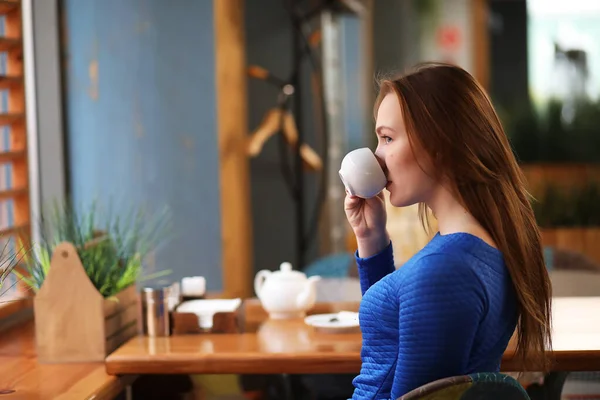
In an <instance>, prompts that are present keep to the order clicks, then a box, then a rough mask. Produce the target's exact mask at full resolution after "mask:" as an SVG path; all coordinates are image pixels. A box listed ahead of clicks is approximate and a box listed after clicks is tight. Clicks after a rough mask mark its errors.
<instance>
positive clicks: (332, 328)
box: [304, 311, 360, 333]
mask: <svg viewBox="0 0 600 400" xmlns="http://www.w3.org/2000/svg"><path fill="white" fill-rule="evenodd" d="M304 322H305V323H306V324H307V325H310V326H312V327H314V328H315V329H316V330H318V331H322V332H328V333H349V332H355V331H358V330H359V329H360V325H359V323H358V313H355V312H350V311H341V312H339V313H332V314H315V315H309V316H308V317H306V318H304Z"/></svg>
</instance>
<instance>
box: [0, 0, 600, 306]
mask: <svg viewBox="0 0 600 400" xmlns="http://www.w3.org/2000/svg"><path fill="white" fill-rule="evenodd" d="M218 1H224V2H228V4H227V6H225V9H226V10H227V11H226V13H227V16H228V17H230V19H231V20H235V21H238V22H239V23H237V22H236V23H230V24H224V23H219V20H218V19H217V18H216V17H215V15H216V14H215V5H214V4H215V3H214V2H213V1H208V0H206V1H204V0H202V1H192V0H172V1H164V0H163V1H160V0H126V1H123V0H85V1H82V0H60V1H56V0H48V1H46V0H34V1H32V2H31V4H32V10H33V12H32V15H33V17H32V18H30V19H29V24H30V25H27V26H24V28H26V29H29V30H30V31H31V32H33V35H32V36H31V37H30V40H29V41H26V42H25V43H24V45H23V50H22V51H21V52H20V53H18V54H13V52H11V51H12V50H11V49H12V47H11V46H12V44H11V43H12V42H11V37H13V36H14V35H15V32H13V31H11V28H10V26H9V25H8V24H5V23H2V24H0V31H2V30H3V33H4V37H3V39H2V41H1V42H0V50H1V51H2V53H1V54H2V57H1V58H0V72H2V78H1V79H0V89H2V94H3V95H2V98H1V99H0V100H1V102H0V106H1V107H2V110H1V111H2V113H3V114H2V116H1V117H0V123H1V124H2V126H3V128H2V131H0V236H1V240H2V243H0V245H5V244H6V245H7V246H9V247H10V246H13V247H14V246H17V241H16V240H17V238H19V237H21V238H24V237H26V238H32V239H33V241H34V243H35V242H44V239H45V238H46V235H48V231H49V230H50V231H52V230H54V231H56V230H58V228H57V226H58V227H61V226H62V227H64V226H68V225H69V224H74V223H75V222H73V221H74V220H73V217H72V215H71V213H73V212H78V213H80V215H84V216H86V218H87V220H88V222H89V221H90V220H93V221H95V222H93V223H89V224H88V225H86V229H87V228H89V229H90V231H95V230H103V229H104V230H107V229H108V230H110V226H113V225H114V224H115V223H116V222H115V221H116V220H117V219H118V218H121V219H122V220H126V219H127V218H130V219H135V218H141V220H142V221H144V222H145V223H148V221H149V220H150V219H152V220H154V219H156V217H160V221H159V222H157V223H160V224H161V225H160V229H159V225H150V226H151V227H152V228H150V229H151V231H152V232H153V233H157V235H156V237H154V238H153V242H152V243H153V245H152V246H151V247H148V248H147V251H145V252H143V254H142V255H143V261H142V266H143V268H144V270H145V271H148V272H149V273H157V275H154V278H152V279H151V280H152V281H153V282H155V283H161V282H172V281H179V280H181V279H182V278H184V277H189V276H203V277H204V278H205V279H206V289H207V290H208V291H209V292H212V293H216V294H221V295H224V296H228V297H233V296H240V297H251V296H254V295H255V294H254V292H253V288H252V282H253V279H254V276H255V274H256V272H257V271H259V270H261V269H270V270H275V269H278V268H279V266H280V264H281V263H282V262H284V261H289V262H291V263H292V264H293V267H294V268H295V269H299V270H303V271H304V272H305V273H307V274H308V275H314V274H319V275H321V276H323V277H324V278H326V279H324V280H323V282H321V284H320V285H321V286H320V289H319V290H320V291H319V296H320V297H319V298H320V299H322V300H324V301H325V300H332V301H337V300H340V299H341V300H356V299H360V290H359V285H358V280H357V278H356V270H355V266H354V264H353V252H354V250H355V243H354V239H353V237H352V234H351V232H350V230H349V227H348V224H347V222H346V219H345V216H344V212H343V196H344V188H343V186H342V184H341V182H340V180H339V178H338V170H339V166H340V162H341V159H342V157H343V156H344V155H345V154H346V153H347V152H348V151H350V150H352V149H355V148H358V147H364V146H369V147H371V148H372V149H374V147H375V135H374V131H373V122H374V121H373V101H374V98H375V95H376V91H375V89H376V85H375V80H376V77H378V76H381V75H385V74H391V73H395V72H402V71H403V70H405V69H406V68H408V67H410V66H412V65H414V64H415V63H417V62H419V61H435V60H440V61H447V62H452V63H456V64H458V65H460V66H462V67H464V68H465V69H467V70H468V71H470V72H471V73H472V74H473V75H474V76H475V77H476V78H477V79H478V80H479V82H480V83H481V84H482V85H483V86H484V87H485V88H486V89H487V90H488V92H489V94H490V96H491V98H492V99H493V102H494V105H495V106H496V108H497V110H498V112H499V114H500V116H501V119H502V122H503V124H504V127H505V129H506V132H507V134H508V135H509V137H510V140H511V143H512V145H513V149H514V151H515V153H516V155H517V157H518V159H519V161H520V163H521V166H522V168H523V170H524V171H525V173H526V175H527V178H528V185H529V188H530V190H531V192H532V194H533V195H534V196H535V199H536V200H535V201H534V202H533V204H534V208H535V211H536V217H537V219H538V223H539V225H540V227H541V228H542V232H543V241H544V249H545V253H544V254H545V257H546V262H547V266H548V269H549V270H550V271H551V276H552V279H553V283H554V290H555V294H556V295H560V296H593V295H596V296H597V295H600V226H599V225H600V187H599V186H598V185H599V184H600V183H599V181H600V166H599V164H598V161H600V128H599V127H600V103H599V94H600V2H599V1H596V0H570V1H562V0H527V1H525V0H335V1H334V0H330V1H318V0H305V1H296V2H291V1H287V0H257V1H246V2H244V1H241V0H235V1H233V0H232V1H231V2H230V3H229V0H218ZM19 63H20V64H19ZM18 67H21V68H22V70H23V75H22V76H17V75H15V73H14V71H16V70H17V69H18ZM16 68H17V69H16ZM57 210H58V211H57ZM140 210H143V212H144V214H143V215H144V217H139V212H140ZM119 216H120V217H119ZM163 217H164V218H163ZM70 218H71V219H70ZM388 218H389V224H388V229H389V231H390V233H391V235H392V240H393V245H394V250H395V256H396V258H395V261H396V264H397V266H401V264H402V263H403V262H404V261H405V260H407V259H408V258H409V257H410V256H411V255H413V254H414V253H415V252H416V251H417V250H419V249H420V248H421V247H422V246H423V245H424V244H425V243H426V242H427V240H428V239H429V237H428V236H427V234H426V233H425V232H423V229H422V227H421V225H420V222H419V221H418V218H417V213H416V208H415V207H408V208H403V209H393V208H391V207H390V208H389V214H388ZM84 219H85V218H84ZM49 221H54V225H52V223H51V222H49ZM57 221H58V222H57ZM167 222H168V223H167ZM77 223H79V224H81V223H82V222H81V221H80V220H78V221H77ZM107 227H108V228H107ZM163 228H165V229H163ZM63 233H64V232H63ZM158 233H159V234H158ZM161 271H168V275H166V276H164V275H162V274H160V272H161ZM140 284H141V283H140ZM11 288H13V290H15V291H16V292H18V291H19V289H18V288H19V285H14V286H11Z"/></svg>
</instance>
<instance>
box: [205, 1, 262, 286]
mask: <svg viewBox="0 0 600 400" xmlns="http://www.w3.org/2000/svg"><path fill="white" fill-rule="evenodd" d="M213 5H214V18H215V19H214V21H215V51H216V54H215V58H216V71H215V73H216V84H217V90H216V96H217V132H218V137H219V163H220V190H221V229H222V236H223V242H222V243H223V256H222V260H223V261H222V262H223V292H224V293H223V294H224V295H225V296H229V297H233V296H236V297H237V296H241V297H248V296H252V295H253V292H252V289H251V288H252V286H251V281H252V270H253V269H252V259H253V255H252V225H251V207H250V171H249V161H248V157H247V156H246V140H247V134H248V132H247V129H248V120H247V114H248V110H247V88H246V84H247V77H246V54H245V40H244V0H227V1H223V0H214V1H213Z"/></svg>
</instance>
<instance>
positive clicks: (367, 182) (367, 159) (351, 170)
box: [339, 147, 387, 199]
mask: <svg viewBox="0 0 600 400" xmlns="http://www.w3.org/2000/svg"><path fill="white" fill-rule="evenodd" d="M339 174H340V178H341V179H342V182H343V183H344V186H345V187H346V190H348V193H350V194H351V195H353V196H358V197H361V198H363V199H369V198H371V197H374V196H376V195H378V194H379V193H381V191H382V190H383V189H385V186H386V185H387V178H386V177H385V173H384V172H383V169H382V168H381V165H380V164H379V161H378V160H377V157H375V154H373V152H372V151H371V149H369V148H367V147H363V148H360V149H356V150H352V151H351V152H350V153H348V154H346V156H345V157H344V159H343V160H342V165H341V168H340V171H339Z"/></svg>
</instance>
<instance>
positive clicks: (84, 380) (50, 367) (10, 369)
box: [0, 321, 136, 400]
mask: <svg viewBox="0 0 600 400" xmlns="http://www.w3.org/2000/svg"><path fill="white" fill-rule="evenodd" d="M135 378H136V377H135V376H133V375H130V376H127V377H121V378H119V377H115V376H111V375H108V374H107V373H106V369H105V367H104V363H97V362H96V363H76V364H38V362H37V358H36V353H35V336H34V326H33V321H28V322H25V323H23V324H21V325H18V326H16V327H13V328H11V329H9V330H7V331H4V332H2V333H0V393H2V392H4V393H6V394H1V395H0V398H1V399H15V400H16V399H23V400H26V399H36V400H45V399H47V400H66V399H94V400H98V399H100V400H104V399H113V398H114V397H115V396H117V395H118V394H119V393H121V392H122V391H123V390H124V389H125V387H126V386H127V385H130V384H131V383H132V382H133V381H134V380H135Z"/></svg>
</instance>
